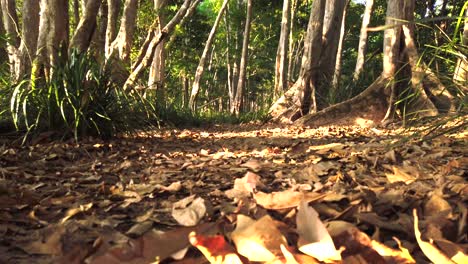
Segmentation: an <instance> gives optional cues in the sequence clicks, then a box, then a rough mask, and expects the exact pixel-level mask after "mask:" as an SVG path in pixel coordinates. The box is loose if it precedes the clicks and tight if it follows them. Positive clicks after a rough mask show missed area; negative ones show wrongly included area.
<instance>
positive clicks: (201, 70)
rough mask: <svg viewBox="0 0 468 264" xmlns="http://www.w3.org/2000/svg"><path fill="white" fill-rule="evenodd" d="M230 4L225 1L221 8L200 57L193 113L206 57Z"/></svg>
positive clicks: (191, 96) (192, 94) (193, 89)
mask: <svg viewBox="0 0 468 264" xmlns="http://www.w3.org/2000/svg"><path fill="white" fill-rule="evenodd" d="M228 2H229V0H224V2H223V5H222V6H221V9H220V10H219V12H218V15H217V17H216V20H215V22H214V24H213V27H212V28H211V31H210V34H209V35H208V39H207V41H206V44H205V48H204V49H203V53H202V55H201V57H200V62H199V63H198V67H197V71H196V73H195V78H194V81H193V85H192V91H191V94H190V101H189V107H190V109H191V110H192V111H193V112H195V111H196V108H197V97H198V92H199V90H200V80H201V78H202V75H203V71H204V68H205V61H206V57H207V55H208V51H209V50H210V49H211V45H212V44H213V40H214V37H215V34H216V30H217V29H218V26H219V22H220V21H221V17H222V16H223V13H224V11H225V10H226V7H227V4H228Z"/></svg>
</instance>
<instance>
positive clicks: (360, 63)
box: [353, 0, 374, 82]
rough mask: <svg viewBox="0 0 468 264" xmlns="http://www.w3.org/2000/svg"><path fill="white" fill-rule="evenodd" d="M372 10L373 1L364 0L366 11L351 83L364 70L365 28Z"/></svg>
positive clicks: (357, 78)
mask: <svg viewBox="0 0 468 264" xmlns="http://www.w3.org/2000/svg"><path fill="white" fill-rule="evenodd" d="M373 8H374V0H366V9H365V10H364V16H363V18H362V25H361V33H360V34H359V46H358V55H357V60H356V68H355V69H354V74H353V81H355V82H356V81H357V80H359V76H360V75H361V72H362V70H363V69H364V62H365V58H366V51H367V36H368V34H367V28H368V27H369V23H370V17H371V14H372V10H373Z"/></svg>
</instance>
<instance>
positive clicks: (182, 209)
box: [172, 195, 206, 226]
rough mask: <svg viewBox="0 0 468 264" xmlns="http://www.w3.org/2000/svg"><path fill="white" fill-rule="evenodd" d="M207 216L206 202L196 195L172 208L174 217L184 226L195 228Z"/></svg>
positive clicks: (175, 204)
mask: <svg viewBox="0 0 468 264" xmlns="http://www.w3.org/2000/svg"><path fill="white" fill-rule="evenodd" d="M205 214H206V205H205V200H203V198H201V197H197V198H195V195H192V196H189V197H187V198H184V199H182V200H180V201H178V202H177V203H174V205H173V206H172V217H174V219H175V220H176V221H177V223H179V224H180V225H183V226H195V225H197V224H198V223H199V222H200V220H201V219H202V218H203V217H204V216H205Z"/></svg>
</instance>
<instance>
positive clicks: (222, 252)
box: [189, 232, 245, 264]
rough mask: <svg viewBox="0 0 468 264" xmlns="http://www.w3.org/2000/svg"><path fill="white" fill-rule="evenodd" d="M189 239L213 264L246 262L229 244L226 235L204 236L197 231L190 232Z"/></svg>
mask: <svg viewBox="0 0 468 264" xmlns="http://www.w3.org/2000/svg"><path fill="white" fill-rule="evenodd" d="M189 241H190V244H192V246H194V247H196V248H197V249H198V250H200V251H201V252H202V253H203V255H204V256H205V257H206V259H208V261H209V262H210V263H211V264H242V263H245V262H243V261H242V260H241V257H240V256H239V255H238V254H237V253H236V251H235V250H234V248H233V247H232V246H231V245H229V244H228V243H227V242H226V240H225V239H224V236H222V235H215V236H203V235H197V234H196V233H195V232H191V233H190V234H189Z"/></svg>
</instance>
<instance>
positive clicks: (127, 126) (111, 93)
mask: <svg viewBox="0 0 468 264" xmlns="http://www.w3.org/2000/svg"><path fill="white" fill-rule="evenodd" d="M106 68H109V67H106ZM10 111H11V114H12V117H13V122H14V124H15V126H16V128H17V129H19V130H21V129H23V130H25V131H26V136H25V137H27V136H28V135H30V134H34V133H38V132H42V131H59V132H60V133H61V134H63V135H64V136H73V137H74V138H75V139H76V140H78V139H79V138H80V137H83V136H89V135H92V136H100V137H109V136H112V135H114V134H115V133H118V132H132V131H134V130H135V129H138V128H142V127H145V126H148V125H151V124H154V123H156V122H157V121H158V117H157V113H156V110H155V108H154V106H153V105H152V104H151V103H150V102H149V101H148V100H146V99H144V98H142V97H141V96H139V94H138V93H136V92H135V93H134V92H126V91H123V90H122V88H121V87H117V86H116V85H113V83H112V82H111V80H110V73H109V72H108V71H107V70H105V69H104V67H102V66H101V65H100V64H99V63H98V62H97V61H96V60H95V59H94V57H93V56H92V55H91V54H89V53H82V54H79V53H78V52H76V51H73V52H72V53H71V54H70V56H69V57H68V58H65V59H63V58H62V59H61V60H60V63H59V65H57V66H56V67H54V69H52V76H51V78H50V80H46V81H45V80H44V79H42V78H41V79H39V78H36V77H35V76H32V77H31V79H30V80H23V81H21V82H19V83H18V84H16V85H15V86H14V89H13V92H12V95H11V101H10Z"/></svg>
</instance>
